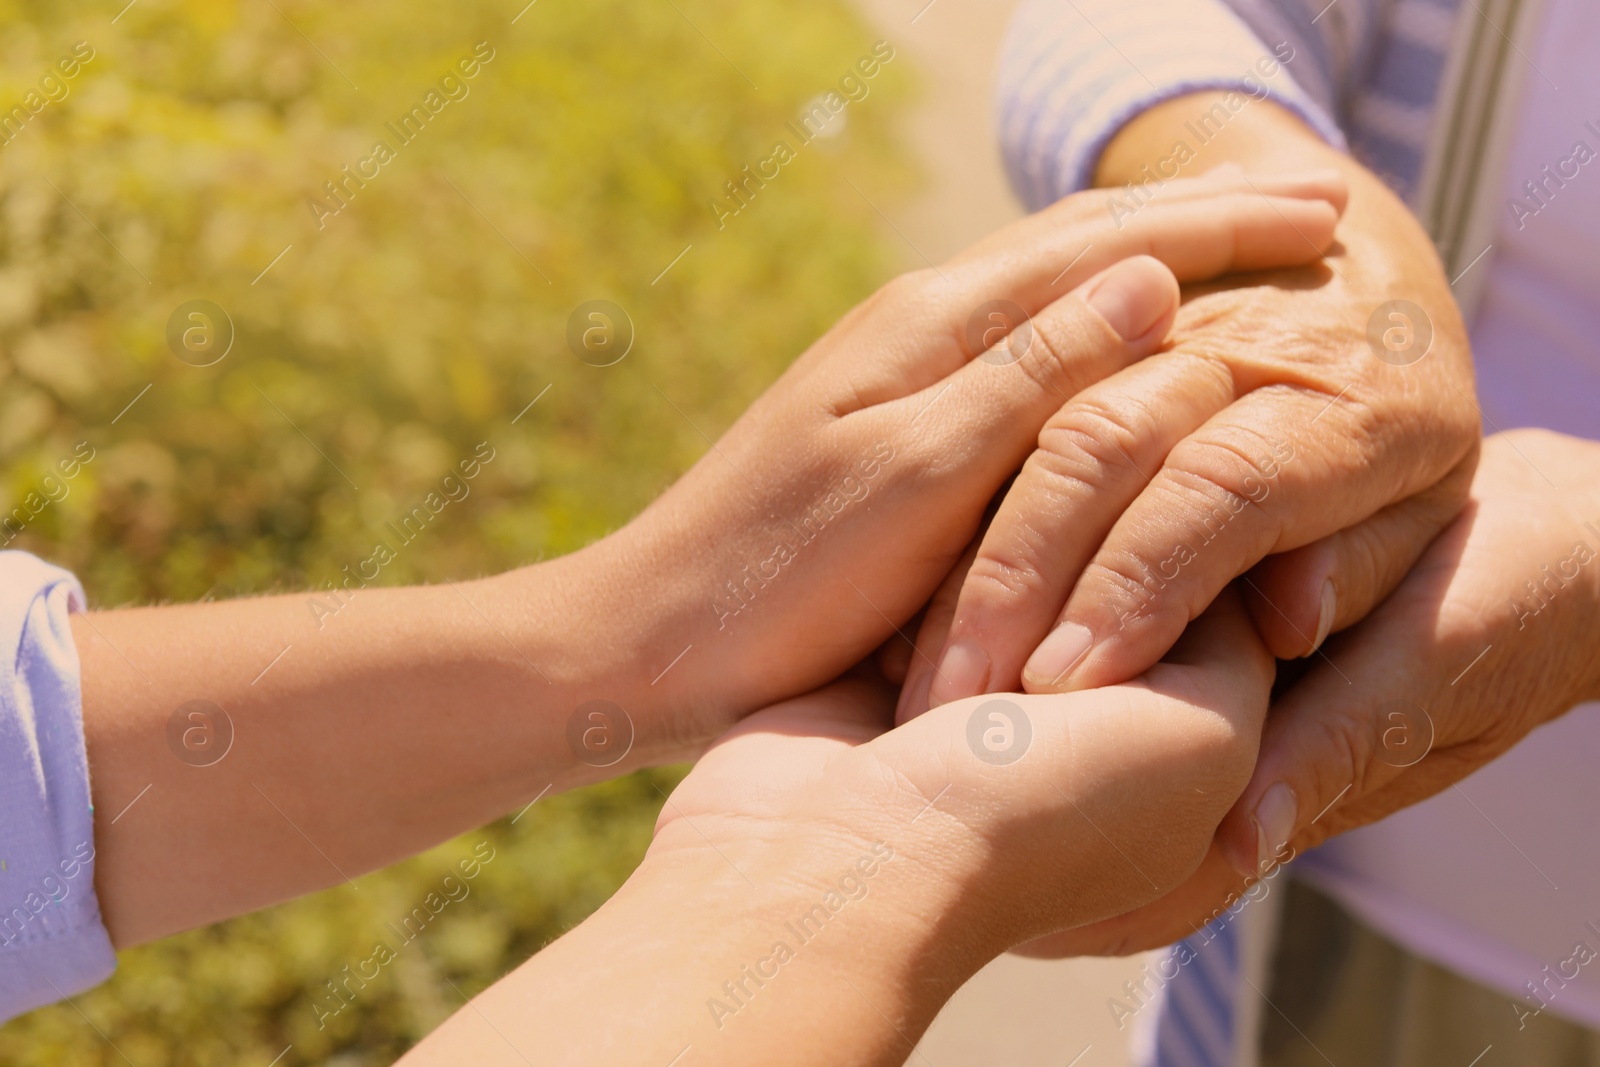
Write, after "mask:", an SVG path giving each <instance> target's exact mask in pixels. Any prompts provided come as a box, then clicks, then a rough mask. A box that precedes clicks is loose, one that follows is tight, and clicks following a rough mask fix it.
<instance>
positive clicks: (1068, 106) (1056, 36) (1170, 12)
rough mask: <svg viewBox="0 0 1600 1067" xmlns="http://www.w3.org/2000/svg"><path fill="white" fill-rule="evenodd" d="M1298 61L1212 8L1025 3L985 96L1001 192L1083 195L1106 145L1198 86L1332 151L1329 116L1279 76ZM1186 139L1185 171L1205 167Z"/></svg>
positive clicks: (1191, 1)
mask: <svg viewBox="0 0 1600 1067" xmlns="http://www.w3.org/2000/svg"><path fill="white" fill-rule="evenodd" d="M1306 52H1307V49H1306V48H1305V47H1304V45H1303V44H1302V45H1296V44H1295V43H1294V42H1288V41H1285V42H1282V43H1281V44H1280V43H1279V42H1271V43H1263V42H1262V41H1261V40H1260V39H1259V38H1258V37H1257V36H1256V35H1255V34H1254V33H1253V32H1251V30H1250V29H1249V28H1248V27H1247V26H1246V25H1245V24H1244V23H1243V22H1241V21H1240V19H1239V18H1238V16H1236V15H1235V14H1234V13H1233V11H1232V10H1230V9H1229V8H1228V7H1227V6H1226V5H1224V4H1223V3H1221V2H1220V0H1138V2H1135V3H1130V2H1129V0H1071V2H1069V0H1025V2H1024V3H1023V5H1022V7H1021V8H1020V9H1019V10H1018V12H1017V15H1016V17H1015V18H1014V19H1013V21H1012V23H1011V26H1010V28H1009V30H1008V31H1007V34H1006V40H1005V44H1004V46H1003V48H1002V51H1001V61H1000V78H999V85H998V90H997V94H998V108H999V116H998V126H999V130H1000V141H1001V149H1002V152H1003V154H1004V158H1005V163H1006V169H1007V171H1008V173H1009V174H1010V176H1011V183H1012V186H1013V188H1015V190H1016V192H1017V195H1018V196H1019V197H1021V198H1022V200H1023V202H1024V203H1025V204H1027V206H1028V207H1029V209H1030V210H1037V209H1039V208H1041V207H1044V206H1045V205H1047V204H1050V203H1052V202H1053V201H1055V200H1057V199H1060V198H1061V197H1063V196H1066V195H1067V194H1068V193H1072V192H1076V191H1078V190H1080V189H1085V188H1088V187H1089V185H1090V184H1091V182H1092V181H1093V178H1094V169H1095V166H1096V165H1097V164H1098V162H1099V159H1100V154H1101V153H1102V152H1103V151H1104V150H1105V147H1106V144H1107V143H1108V142H1109V141H1110V140H1111V138H1112V137H1113V136H1115V135H1116V133H1117V131H1119V130H1120V129H1121V128H1122V127H1123V126H1124V125H1126V124H1127V123H1128V122H1129V121H1130V120H1131V119H1133V118H1134V117H1135V116H1137V115H1139V114H1140V113H1141V112H1144V111H1147V110H1149V109H1150V108H1151V107H1153V106H1155V105H1156V104H1159V103H1162V102H1163V101H1166V100H1171V99H1174V98H1176V97H1179V96H1183V95H1185V94H1188V93H1194V92H1199V91H1202V90H1208V89H1214V90H1222V91H1232V92H1237V93H1240V94H1243V95H1244V96H1247V97H1255V98H1263V97H1265V98H1270V99H1271V100H1273V101H1274V102H1275V103H1277V104H1279V105H1281V106H1283V107H1286V108H1288V109H1289V110H1290V111H1292V112H1294V113H1295V114H1296V115H1298V116H1299V117H1300V118H1301V119H1302V120H1304V121H1305V122H1306V123H1307V124H1308V125H1309V126H1310V127H1311V128H1312V129H1313V130H1315V131H1316V132H1317V134H1318V135H1319V136H1321V137H1322V138H1323V139H1324V140H1326V141H1327V142H1328V143H1329V144H1331V145H1333V146H1334V147H1336V148H1339V149H1341V150H1342V149H1344V148H1345V139H1344V134H1343V132H1341V130H1340V129H1339V125H1338V123H1337V122H1336V121H1335V120H1334V118H1333V115H1332V114H1331V112H1330V110H1329V108H1328V107H1325V106H1324V105H1323V103H1319V102H1318V101H1317V100H1315V99H1313V98H1312V96H1311V95H1310V94H1308V93H1307V92H1306V91H1305V90H1304V89H1303V88H1302V87H1301V85H1300V84H1299V83H1298V82H1297V81H1296V79H1295V77H1294V76H1293V75H1292V73H1291V72H1292V71H1293V70H1294V67H1295V63H1296V62H1300V63H1302V64H1306V63H1309V62H1310V61H1311V58H1312V57H1310V56H1308V55H1307V54H1306ZM1269 70H1270V71H1271V72H1272V73H1270V74H1267V73H1265V72H1266V71H1269ZM1306 74H1307V75H1308V76H1313V75H1314V74H1315V72H1313V71H1311V70H1309V69H1308V70H1307V71H1306ZM1312 80H1314V81H1317V80H1320V79H1319V78H1316V77H1313V78H1312ZM1244 106H1249V105H1248V104H1245V105H1244ZM1198 117H1199V116H1197V118H1198ZM1188 140H1189V148H1190V149H1191V150H1193V151H1194V152H1195V156H1196V161H1197V162H1198V163H1199V164H1200V165H1199V166H1197V167H1195V168H1194V173H1195V174H1199V173H1201V172H1203V171H1204V170H1208V169H1210V168H1209V167H1208V166H1206V165H1205V163H1204V154H1203V144H1204V142H1202V141H1200V140H1199V138H1198V136H1197V137H1193V138H1189V139H1188ZM1219 162H1220V160H1219Z"/></svg>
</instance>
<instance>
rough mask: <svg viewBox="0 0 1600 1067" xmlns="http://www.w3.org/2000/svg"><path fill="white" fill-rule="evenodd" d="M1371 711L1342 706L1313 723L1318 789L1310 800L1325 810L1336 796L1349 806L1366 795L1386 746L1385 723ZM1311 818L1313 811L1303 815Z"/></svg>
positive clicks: (1315, 779)
mask: <svg viewBox="0 0 1600 1067" xmlns="http://www.w3.org/2000/svg"><path fill="white" fill-rule="evenodd" d="M1371 710H1372V709H1369V708H1366V707H1355V706H1348V705H1346V706H1343V707H1340V708H1337V709H1334V710H1333V711H1332V712H1331V713H1330V714H1322V715H1318V716H1316V717H1315V718H1314V719H1312V720H1311V721H1310V729H1311V730H1312V731H1314V732H1313V734H1312V736H1311V738H1310V739H1309V740H1310V742H1311V743H1310V746H1309V749H1310V751H1313V752H1315V753H1316V754H1317V758H1316V759H1315V761H1314V762H1313V763H1312V765H1311V766H1312V775H1313V778H1312V782H1313V785H1314V787H1315V789H1316V790H1317V792H1316V796H1315V797H1312V798H1304V799H1303V800H1302V803H1304V800H1305V799H1310V800H1311V801H1312V802H1314V803H1317V807H1318V808H1319V809H1320V808H1323V807H1324V806H1325V805H1328V804H1331V803H1332V802H1333V800H1334V798H1335V797H1338V796H1341V794H1342V796H1343V798H1344V799H1343V800H1341V801H1340V803H1348V801H1350V800H1354V799H1357V798H1360V797H1362V796H1364V795H1366V791H1367V779H1368V776H1369V774H1370V772H1371V768H1372V765H1373V763H1374V762H1375V761H1376V760H1377V758H1378V753H1379V751H1380V750H1381V748H1382V745H1383V740H1382V738H1383V729H1384V724H1383V723H1381V722H1376V721H1374V720H1373V719H1372V717H1371V714H1370V712H1371ZM1302 814H1303V815H1310V814H1312V813H1311V812H1303V813H1302Z"/></svg>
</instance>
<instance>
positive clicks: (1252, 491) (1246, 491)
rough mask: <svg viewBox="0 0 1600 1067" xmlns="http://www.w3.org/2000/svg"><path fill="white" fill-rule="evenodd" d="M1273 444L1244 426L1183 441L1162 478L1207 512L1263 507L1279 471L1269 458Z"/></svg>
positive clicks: (1171, 456) (1169, 458)
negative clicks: (1217, 508) (1194, 499)
mask: <svg viewBox="0 0 1600 1067" xmlns="http://www.w3.org/2000/svg"><path fill="white" fill-rule="evenodd" d="M1275 450H1276V445H1275V444H1274V443H1273V442H1272V441H1270V440H1269V439H1268V438H1267V437H1266V436H1265V435H1263V434H1261V433H1259V432H1257V431H1255V430H1253V429H1249V428H1247V427H1240V426H1235V427H1228V428H1225V429H1219V430H1214V431H1212V432H1209V433H1207V434H1204V435H1197V436H1195V437H1191V438H1189V439H1188V440H1186V441H1184V442H1183V443H1182V444H1180V445H1179V446H1178V447H1177V448H1175V449H1173V450H1172V454H1171V455H1170V456H1169V457H1168V459H1167V466H1166V468H1165V469H1164V470H1163V472H1162V473H1163V475H1164V476H1165V478H1166V479H1167V480H1168V481H1169V483H1170V484H1171V485H1173V486H1174V487H1176V488H1178V489H1179V490H1180V491H1181V492H1182V493H1184V494H1187V495H1190V496H1192V497H1198V498H1199V500H1200V502H1201V503H1202V504H1203V505H1205V506H1206V507H1207V508H1208V509H1209V508H1215V507H1218V506H1222V507H1225V508H1227V509H1228V511H1229V512H1230V513H1231V514H1238V513H1239V512H1241V511H1243V510H1245V507H1246V506H1247V505H1248V504H1255V505H1257V506H1258V507H1261V506H1264V505H1265V504H1266V502H1267V500H1268V499H1269V498H1270V497H1271V495H1272V490H1273V487H1274V486H1275V485H1276V484H1277V482H1278V479H1279V476H1280V475H1281V474H1282V468H1281V466H1280V465H1279V464H1278V461H1277V460H1275V459H1272V458H1270V457H1271V456H1272V455H1274V453H1275Z"/></svg>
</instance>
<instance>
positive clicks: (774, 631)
mask: <svg viewBox="0 0 1600 1067" xmlns="http://www.w3.org/2000/svg"><path fill="white" fill-rule="evenodd" d="M1343 195H1344V186H1343V181H1342V179H1340V178H1339V177H1338V176H1337V175H1336V174H1329V173H1326V172H1324V173H1322V174H1313V175H1311V176H1309V177H1281V178H1271V177H1256V178H1250V179H1247V178H1245V177H1244V176H1243V175H1242V174H1240V175H1230V176H1225V177H1218V178H1211V179H1205V180H1193V181H1186V182H1175V183H1173V185H1172V186H1170V187H1169V188H1168V189H1167V190H1166V192H1165V193H1164V195H1163V197H1162V199H1161V201H1160V202H1159V203H1156V204H1152V205H1150V206H1149V207H1148V208H1147V209H1145V210H1144V211H1143V212H1141V213H1140V215H1139V216H1138V218H1136V219H1134V220H1132V221H1131V222H1128V223H1126V224H1125V225H1122V226H1120V227H1119V226H1118V225H1117V224H1115V223H1113V221H1112V219H1111V217H1110V215H1109V214H1108V212H1107V211H1106V208H1105V200H1106V196H1105V194H1104V193H1099V192H1094V193H1084V194H1081V195H1080V196H1077V197H1072V198H1068V199H1067V200H1064V201H1062V202H1061V203H1059V204H1057V205H1056V206H1054V207H1052V208H1051V209H1049V210H1048V211H1045V212H1043V213H1041V214H1039V215H1036V216H1033V217H1030V218H1028V219H1026V220H1023V221H1021V222H1019V223H1017V224H1016V225H1014V226H1012V227H1010V228H1008V229H1006V230H1004V231H1001V232H1000V233H998V234H996V235H994V236H993V237H991V238H989V239H988V240H986V241H984V242H983V243H981V244H979V245H978V246H976V247H975V248H973V249H972V250H970V251H968V252H966V253H964V254H962V255H960V256H958V257H956V258H955V259H954V260H952V261H951V262H950V263H948V264H945V265H944V266H943V267H941V268H938V269H935V270H926V271H920V272H917V273H915V274H911V275H907V276H905V277H903V278H900V279H898V280H896V281H895V282H893V283H891V284H890V285H889V286H887V287H886V288H885V289H883V290H882V291H881V292H879V293H878V294H877V295H875V296H874V297H872V298H871V299H870V300H868V301H867V302H866V303H865V304H863V305H862V306H861V307H859V308H857V309H856V310H855V311H853V312H851V313H850V314H849V315H847V316H846V317H845V318H844V319H843V320H842V321H841V322H840V323H839V325H838V326H837V327H835V328H834V329H833V330H832V331H830V332H829V333H828V334H827V335H826V336H824V337H823V338H822V339H821V340H820V341H818V342H817V343H816V344H815V345H814V346H813V347H812V348H811V349H810V350H809V351H808V352H806V353H805V355H803V356H802V357H801V358H800V359H799V360H798V361H797V362H796V363H795V365H794V366H793V367H792V368H791V369H790V370H789V372H788V373H786V374H785V375H784V376H783V377H782V378H781V379H780V380H779V381H778V382H777V383H776V384H775V385H774V386H773V387H772V388H771V389H770V390H769V391H768V392H767V393H766V394H765V395H764V396H762V397H761V398H760V399H759V400H758V401H757V402H756V403H755V404H754V405H753V406H752V407H751V409H750V410H749V412H748V413H747V414H746V415H745V416H744V417H743V418H741V419H740V420H739V421H738V422H737V423H736V424H735V425H734V426H733V428H732V429H730V430H729V431H728V432H727V434H726V435H724V436H723V438H722V439H721V440H719V441H718V442H716V444H714V445H713V446H712V447H711V449H710V451H709V452H708V453H707V454H706V456H705V457H704V458H703V459H702V460H701V461H700V462H699V463H698V464H696V465H695V467H694V468H693V469H692V470H691V471H690V472H689V473H688V474H687V475H685V476H684V478H683V479H682V480H681V481H680V482H679V483H678V484H677V485H675V486H674V487H673V488H672V489H671V490H670V491H669V492H668V493H666V494H665V495H664V496H663V497H662V498H661V499H660V500H658V501H657V502H656V503H655V504H653V505H652V506H651V507H650V508H649V509H648V510H646V511H645V512H644V513H643V514H642V515H641V516H640V517H639V518H638V519H637V520H636V521H635V522H634V523H632V524H630V526H629V527H627V528H626V529H624V530H622V531H620V532H619V533H618V534H617V535H615V536H613V537H611V538H608V539H606V540H605V541H603V542H600V543H597V544H596V545H594V546H592V547H591V548H590V549H588V550H585V551H584V552H582V553H579V554H577V555H576V556H574V557H573V558H572V560H571V565H572V567H573V568H576V570H575V571H574V573H576V574H579V575H582V576H584V577H583V578H581V579H577V580H579V581H582V582H583V583H584V584H583V600H584V602H585V604H586V607H587V609H588V610H585V611H583V612H577V611H575V612H574V613H573V622H574V625H575V626H577V627H584V626H587V629H586V630H584V631H583V632H585V633H587V635H588V638H587V640H584V641H583V642H582V645H583V650H584V652H585V654H586V655H590V656H599V657H601V662H600V663H599V664H598V665H597V664H594V663H591V662H585V663H584V664H583V665H582V667H581V669H582V670H584V671H586V672H594V673H595V674H596V675H597V676H598V677H599V678H600V679H602V681H601V682H600V683H599V684H598V685H597V687H596V691H595V692H594V694H593V695H594V696H595V697H598V698H603V699H608V700H611V701H613V702H615V703H617V704H619V705H621V706H622V707H624V708H626V709H628V710H629V711H630V713H632V714H633V715H634V716H635V718H638V717H639V712H638V710H637V709H640V708H645V709H648V708H651V707H660V706H662V705H663V704H665V705H668V706H669V707H668V710H667V711H666V713H665V717H666V722H665V724H664V725H663V726H662V728H661V729H660V730H652V729H651V727H650V726H649V724H644V723H641V738H640V745H641V754H642V755H644V754H646V753H648V752H649V751H651V749H650V747H649V746H650V744H651V743H652V742H654V743H656V744H657V745H658V746H659V747H657V748H656V749H654V750H653V751H655V752H656V753H657V754H658V755H660V754H663V753H665V754H667V758H670V756H682V755H684V754H686V753H688V752H690V751H692V749H691V748H690V747H689V746H691V745H692V744H693V743H695V742H696V741H700V742H704V741H709V740H710V739H711V738H712V737H714V736H716V735H717V734H718V733H720V732H721V731H722V730H723V729H725V728H726V727H727V725H728V724H730V723H731V722H733V721H734V720H735V719H736V718H737V717H738V716H739V715H742V714H745V713H747V712H748V711H750V710H751V709H752V708H755V707H759V706H763V705H766V704H770V703H772V702H773V701H775V700H779V699H782V698H784V697H787V696H791V695H793V694H795V693H799V692H805V691H807V690H809V689H811V688H814V687H815V686H817V685H820V684H822V683H823V682H825V681H827V680H828V679H830V678H833V677H836V676H837V675H838V673H839V672H840V671H842V670H845V669H846V668H848V667H849V666H850V665H851V664H853V663H855V662H857V661H859V660H860V659H862V658H863V657H864V656H866V655H867V654H868V653H869V652H870V651H871V650H872V649H873V648H874V647H876V646H877V645H878V644H879V643H880V642H882V641H883V640H885V639H886V638H888V637H890V636H891V635H893V634H894V633H895V631H896V628H897V627H900V626H902V625H903V624H904V623H905V622H906V620H908V619H909V618H910V617H911V616H912V615H913V614H914V613H915V612H916V611H917V610H918V608H919V607H920V606H921V605H922V604H923V603H924V602H925V601H926V600H927V598H928V596H929V594H930V593H931V592H932V590H933V588H934V586H935V585H936V584H937V583H938V582H939V580H940V579H941V578H942V577H943V575H944V574H945V572H946V571H948V570H949V568H950V566H951V564H952V563H953V562H954V561H955V559H956V557H957V556H958V555H959V553H960V552H961V550H962V548H963V546H964V545H966V543H967V542H968V541H969V540H970V539H971V537H972V535H973V532H974V530H975V529H976V528H977V525H978V522H979V520H980V518H981V516H982V514H983V512H984V509H985V507H986V506H987V505H988V503H989V500H990V499H991V497H992V496H993V495H994V493H995V492H996V491H997V490H998V489H999V488H1000V486H1001V485H1002V484H1003V483H1004V482H1005V480H1006V479H1007V478H1009V477H1011V476H1012V475H1013V474H1014V473H1015V472H1016V471H1017V469H1018V468H1019V467H1020V466H1021V465H1022V463H1023V461H1024V460H1025V459H1026V458H1027V456H1028V455H1029V454H1030V453H1031V452H1033V451H1034V449H1035V448H1036V447H1037V446H1038V444H1039V429H1040V427H1041V426H1043V425H1045V423H1046V421H1047V420H1048V419H1049V418H1050V417H1051V416H1052V414H1053V413H1054V412H1056V411H1057V410H1058V409H1059V408H1061V406H1062V405H1063V404H1065V403H1067V402H1069V401H1070V400H1071V398H1072V397H1073V396H1074V395H1075V394H1077V393H1079V392H1080V390H1082V389H1084V388H1085V387H1087V386H1089V385H1091V384H1092V383H1094V382H1097V381H1099V380H1100V379H1102V378H1105V377H1106V376H1107V375H1109V374H1113V373H1114V372H1116V371H1118V370H1120V369H1122V368H1125V367H1127V366H1129V365H1130V364H1133V363H1135V362H1137V361H1138V360H1139V359H1141V358H1142V357H1144V356H1147V355H1149V354H1150V353H1151V352H1153V351H1155V350H1156V349H1157V348H1158V347H1159V346H1160V345H1161V343H1162V341H1163V339H1164V337H1165V335H1166V331H1167V329H1168V326H1169V325H1170V323H1171V321H1172V316H1173V314H1174V313H1175V310H1176V303H1177V293H1178V290H1177V286H1176V284H1175V283H1174V281H1173V275H1174V274H1175V275H1176V277H1177V279H1178V280H1179V281H1182V282H1196V281H1200V280H1203V279H1208V278H1212V277H1215V276H1217V275H1219V274H1222V273H1225V272H1239V271H1256V270H1262V269H1265V268H1269V267H1279V266H1285V265H1293V264H1303V263H1308V262H1311V261H1314V260H1315V259H1317V258H1318V256H1319V255H1320V254H1321V252H1322V251H1323V250H1324V249H1325V248H1327V247H1328V246H1329V245H1330V244H1331V242H1332V239H1333V228H1334V225H1335V223H1336V221H1337V211H1338V205H1340V204H1342V201H1343ZM1136 253H1144V254H1147V255H1148V256H1153V257H1155V258H1154V260H1152V259H1150V258H1135V259H1132V260H1126V261H1125V257H1128V256H1131V255H1134V254H1136ZM1156 260H1159V262H1156ZM1113 264H1117V265H1116V266H1112V265H1113ZM680 656H681V660H680V659H679V657H680ZM596 666H598V667H599V670H598V671H595V668H596ZM669 668H670V669H669ZM558 669H559V666H558ZM663 672H665V673H664V674H663ZM658 675H662V679H661V681H660V682H659V683H658V684H657V683H653V681H652V680H653V679H655V678H656V677H657V676H658ZM647 714H648V713H647ZM652 734H653V735H654V736H651V735H652Z"/></svg>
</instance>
